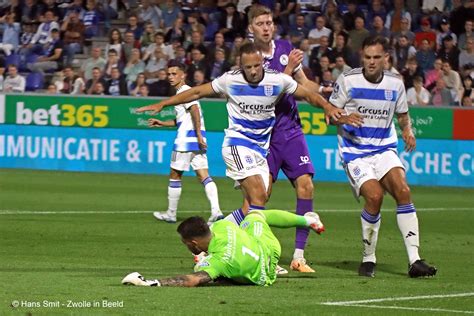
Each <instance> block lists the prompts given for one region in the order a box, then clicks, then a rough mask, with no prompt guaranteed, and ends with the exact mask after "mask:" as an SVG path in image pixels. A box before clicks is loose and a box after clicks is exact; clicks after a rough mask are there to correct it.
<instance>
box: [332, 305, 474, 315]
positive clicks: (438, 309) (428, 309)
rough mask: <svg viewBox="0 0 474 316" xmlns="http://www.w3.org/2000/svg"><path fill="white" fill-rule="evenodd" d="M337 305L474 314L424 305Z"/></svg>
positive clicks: (472, 312)
mask: <svg viewBox="0 0 474 316" xmlns="http://www.w3.org/2000/svg"><path fill="white" fill-rule="evenodd" d="M338 306H350V307H367V308H380V309H402V310H412V311H429V312H441V313H460V314H474V311H460V310H456V309H443V308H428V307H426V308H424V307H404V306H383V305H364V304H347V305H338Z"/></svg>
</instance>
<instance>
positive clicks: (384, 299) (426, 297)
mask: <svg viewBox="0 0 474 316" xmlns="http://www.w3.org/2000/svg"><path fill="white" fill-rule="evenodd" d="M465 296H474V292H466V293H457V294H439V295H421V296H404V297H385V298H376V299H371V300H359V301H340V302H325V303H321V305H338V306H344V305H353V304H368V303H378V302H394V301H412V300H423V299H433V298H449V297H465ZM364 306H365V305H364Z"/></svg>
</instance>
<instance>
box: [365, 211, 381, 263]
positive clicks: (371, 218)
mask: <svg viewBox="0 0 474 316" xmlns="http://www.w3.org/2000/svg"><path fill="white" fill-rule="evenodd" d="M360 222H361V224H362V242H363V243H364V253H363V255H362V256H363V257H362V262H373V263H375V262H377V261H376V260H377V259H376V257H375V248H377V240H378V237H379V229H380V222H381V216H380V213H379V214H377V215H371V214H370V213H369V212H367V211H366V210H365V209H363V210H362V213H361V215H360Z"/></svg>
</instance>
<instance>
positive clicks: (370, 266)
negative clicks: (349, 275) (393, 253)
mask: <svg viewBox="0 0 474 316" xmlns="http://www.w3.org/2000/svg"><path fill="white" fill-rule="evenodd" d="M359 275H360V276H365V277H368V278H374V277H375V263H374V262H371V261H366V262H362V263H361V264H360V266H359Z"/></svg>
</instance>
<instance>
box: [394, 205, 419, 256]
mask: <svg viewBox="0 0 474 316" xmlns="http://www.w3.org/2000/svg"><path fill="white" fill-rule="evenodd" d="M397 224H398V229H400V233H401V234H402V237H403V241H404V242H405V247H406V249H407V254H408V261H409V262H410V264H412V263H413V262H415V261H416V260H420V255H419V254H418V248H419V247H420V237H419V232H418V217H417V216H416V210H415V206H414V205H413V203H410V204H404V205H398V206H397Z"/></svg>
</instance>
